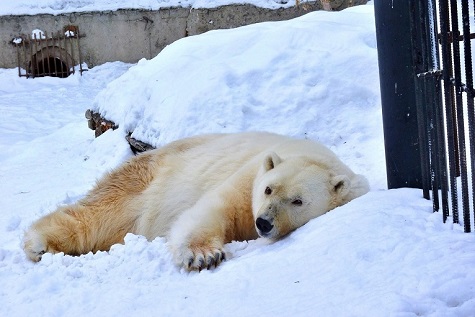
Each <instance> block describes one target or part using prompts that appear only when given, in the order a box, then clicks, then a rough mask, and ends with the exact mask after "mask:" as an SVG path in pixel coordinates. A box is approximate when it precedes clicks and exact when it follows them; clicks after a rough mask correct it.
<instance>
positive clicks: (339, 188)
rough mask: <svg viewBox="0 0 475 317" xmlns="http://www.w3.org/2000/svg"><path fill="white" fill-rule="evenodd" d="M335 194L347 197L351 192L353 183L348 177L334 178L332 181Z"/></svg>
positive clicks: (339, 176)
mask: <svg viewBox="0 0 475 317" xmlns="http://www.w3.org/2000/svg"><path fill="white" fill-rule="evenodd" d="M330 184H331V185H332V186H333V192H334V193H335V194H337V195H338V196H340V197H345V196H346V195H348V193H349V192H350V186H351V181H350V179H349V178H348V176H346V175H337V176H333V177H332V178H331V179H330Z"/></svg>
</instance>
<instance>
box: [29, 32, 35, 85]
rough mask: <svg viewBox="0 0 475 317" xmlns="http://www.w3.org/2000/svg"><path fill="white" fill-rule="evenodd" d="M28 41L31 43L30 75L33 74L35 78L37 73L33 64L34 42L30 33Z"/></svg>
mask: <svg viewBox="0 0 475 317" xmlns="http://www.w3.org/2000/svg"><path fill="white" fill-rule="evenodd" d="M28 41H29V43H30V67H31V70H30V75H32V77H33V78H35V74H34V69H35V66H34V65H33V62H34V61H33V42H32V38H31V36H30V35H28Z"/></svg>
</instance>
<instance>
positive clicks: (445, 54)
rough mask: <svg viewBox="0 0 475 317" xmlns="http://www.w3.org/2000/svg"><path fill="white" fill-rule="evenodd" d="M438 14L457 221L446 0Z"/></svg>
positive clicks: (453, 211) (454, 211)
mask: <svg viewBox="0 0 475 317" xmlns="http://www.w3.org/2000/svg"><path fill="white" fill-rule="evenodd" d="M439 14H440V20H439V21H440V39H441V46H442V47H441V49H442V68H443V69H444V72H443V80H444V103H445V118H446V123H447V148H448V152H449V153H448V156H449V175H448V179H449V184H450V198H451V203H452V216H453V221H454V222H456V223H458V201H457V183H456V169H455V166H456V164H457V161H456V157H455V143H456V142H457V140H456V139H455V136H454V132H455V129H456V126H455V123H454V113H453V109H452V107H451V105H452V102H453V100H452V94H451V90H452V86H451V83H450V81H451V78H450V74H451V73H452V53H451V51H450V43H449V25H448V24H449V21H450V16H449V6H448V0H440V1H439ZM448 216H449V215H448V214H447V213H446V212H445V211H444V213H443V215H442V217H443V220H444V222H446V221H447V217H448Z"/></svg>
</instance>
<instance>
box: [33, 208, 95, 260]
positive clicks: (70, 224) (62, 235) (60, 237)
mask: <svg viewBox="0 0 475 317" xmlns="http://www.w3.org/2000/svg"><path fill="white" fill-rule="evenodd" d="M80 211H81V207H80V206H77V205H72V206H68V207H62V208H60V209H58V210H57V211H55V212H53V213H50V214H48V215H46V216H45V217H43V218H41V219H39V220H38V221H36V222H35V223H34V224H33V225H32V226H31V227H30V228H29V229H28V231H27V232H26V233H25V237H24V251H25V253H26V255H27V256H28V257H29V258H30V259H31V260H32V261H35V262H37V261H39V260H41V256H42V255H43V254H44V253H46V252H49V253H58V252H64V253H66V254H70V255H79V254H81V253H87V252H88V251H90V250H87V248H85V246H86V245H88V243H87V241H84V240H85V239H86V238H87V235H86V234H85V230H86V228H85V226H84V223H83V222H81V221H80V220H77V219H76V218H75V217H74V216H73V215H74V214H76V213H77V212H80Z"/></svg>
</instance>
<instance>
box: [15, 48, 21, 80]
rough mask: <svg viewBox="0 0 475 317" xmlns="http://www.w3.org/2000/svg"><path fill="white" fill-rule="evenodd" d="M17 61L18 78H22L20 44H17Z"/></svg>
mask: <svg viewBox="0 0 475 317" xmlns="http://www.w3.org/2000/svg"><path fill="white" fill-rule="evenodd" d="M15 46H16V61H17V65H18V77H21V68H20V64H21V58H20V48H19V46H20V44H18V43H16V45H15Z"/></svg>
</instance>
